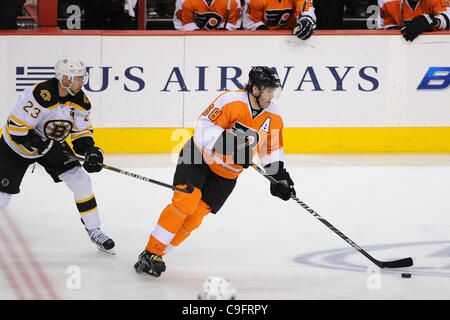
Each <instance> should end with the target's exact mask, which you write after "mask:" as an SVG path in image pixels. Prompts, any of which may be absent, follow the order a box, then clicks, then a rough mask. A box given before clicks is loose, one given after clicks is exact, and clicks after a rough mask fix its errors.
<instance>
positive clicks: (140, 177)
mask: <svg viewBox="0 0 450 320" xmlns="http://www.w3.org/2000/svg"><path fill="white" fill-rule="evenodd" d="M64 154H65V155H67V156H68V157H69V158H71V159H74V160H78V161H83V162H84V161H86V159H85V158H83V157H79V156H77V155H74V154H72V153H70V152H68V151H64ZM101 165H102V168H105V169H108V170H111V171H114V172H117V173H121V174H124V175H126V176H129V177H132V178H136V179H139V180H143V181H146V182H150V183H154V184H157V185H159V186H161V187H166V188H169V189H172V190H174V191H175V190H177V191H180V192H184V193H192V191H194V187H193V186H192V185H188V186H187V187H186V189H183V188H178V187H176V186H173V185H170V184H167V183H164V182H161V181H158V180H153V179H150V178H147V177H144V176H140V175H138V174H136V173H131V172H128V171H125V170H122V169H119V168H115V167H112V166H109V165H107V164H104V163H102V164H101Z"/></svg>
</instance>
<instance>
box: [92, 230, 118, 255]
mask: <svg viewBox="0 0 450 320" xmlns="http://www.w3.org/2000/svg"><path fill="white" fill-rule="evenodd" d="M87 233H88V235H89V239H91V241H92V242H93V243H95V244H96V245H97V248H98V250H100V251H102V252H106V253H109V254H116V251H115V250H114V246H115V243H114V241H113V239H111V238H110V237H108V236H107V235H106V234H104V233H103V231H102V230H100V229H94V230H87Z"/></svg>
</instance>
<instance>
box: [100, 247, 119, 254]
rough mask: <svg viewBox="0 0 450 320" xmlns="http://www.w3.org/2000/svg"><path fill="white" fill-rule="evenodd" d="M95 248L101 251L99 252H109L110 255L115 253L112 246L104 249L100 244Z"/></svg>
mask: <svg viewBox="0 0 450 320" xmlns="http://www.w3.org/2000/svg"><path fill="white" fill-rule="evenodd" d="M97 249H98V251H101V252H104V253H107V254H110V255H115V254H116V250H114V248H111V249H109V250H106V249H104V248H102V247H100V246H97Z"/></svg>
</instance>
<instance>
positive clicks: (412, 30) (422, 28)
mask: <svg viewBox="0 0 450 320" xmlns="http://www.w3.org/2000/svg"><path fill="white" fill-rule="evenodd" d="M433 25H434V22H433V19H431V17H430V16H429V15H427V14H423V15H421V16H419V17H416V18H414V19H412V20H411V21H407V22H406V24H405V26H404V27H403V28H401V29H400V31H401V33H402V34H403V38H405V39H406V41H413V40H414V39H415V38H417V37H418V36H419V35H420V34H422V33H423V32H427V31H433Z"/></svg>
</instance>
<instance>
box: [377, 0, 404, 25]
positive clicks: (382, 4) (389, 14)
mask: <svg viewBox="0 0 450 320" xmlns="http://www.w3.org/2000/svg"><path fill="white" fill-rule="evenodd" d="M394 5H397V2H395V3H393V2H386V0H378V7H379V8H380V18H379V25H380V28H381V29H384V30H389V29H399V28H400V25H399V24H398V23H397V21H396V19H395V17H394V15H397V14H398V15H400V8H397V9H396V8H395V7H394ZM399 20H400V19H399Z"/></svg>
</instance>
